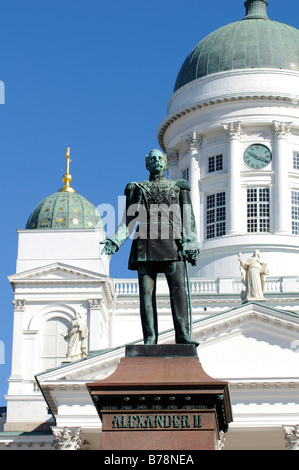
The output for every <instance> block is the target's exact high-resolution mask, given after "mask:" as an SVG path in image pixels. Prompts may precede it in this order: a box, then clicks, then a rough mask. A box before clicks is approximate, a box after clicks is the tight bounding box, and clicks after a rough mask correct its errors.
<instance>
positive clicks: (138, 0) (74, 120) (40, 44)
mask: <svg viewBox="0 0 299 470" xmlns="http://www.w3.org/2000/svg"><path fill="white" fill-rule="evenodd" d="M243 3H244V2H243V1H242V0H229V2H223V1H220V0H209V1H208V2H206V1H204V0H151V1H150V2H149V1H145V0H110V1H109V0H108V1H107V0H106V1H104V0H26V1H24V0H0V80H2V81H3V82H4V85H5V104H4V105H0V123H1V125H0V161H1V166H2V168H1V170H2V171H1V176H0V178H1V183H0V191H1V217H0V223H1V245H0V246H1V270H0V272H1V274H0V304H1V329H0V341H1V342H2V343H3V344H4V348H5V359H4V362H5V363H4V364H1V361H0V406H3V405H5V399H4V395H5V394H6V393H7V389H8V383H7V379H8V377H9V375H10V371H11V347H12V329H13V306H12V302H11V299H12V297H13V293H12V289H11V286H10V284H9V282H8V280H7V276H8V275H11V274H14V273H15V269H16V257H17V232H16V230H17V229H23V228H25V225H26V222H27V219H28V217H29V215H30V213H31V212H32V210H33V209H34V207H35V206H36V205H37V204H38V203H39V202H40V201H41V200H42V199H43V198H44V197H46V196H48V195H50V194H53V193H55V192H56V191H57V190H58V189H59V188H61V187H62V181H61V177H62V175H63V173H64V171H65V157H64V153H65V149H66V147H71V159H72V162H71V174H72V176H73V182H72V186H73V187H74V188H75V189H76V190H77V192H78V193H80V194H82V195H84V196H85V197H87V198H88V199H89V200H90V201H92V202H93V203H94V204H95V205H96V206H97V205H99V204H102V203H106V204H112V205H114V206H115V207H117V199H118V196H119V195H122V194H123V189H124V187H125V185H126V183H127V182H129V181H136V180H141V179H146V178H147V177H148V175H147V171H146V169H145V161H144V159H145V155H146V153H147V152H148V151H149V150H151V149H152V148H157V147H158V142H157V130H158V127H159V124H160V123H161V122H162V120H163V119H164V118H165V117H166V109H167V103H168V101H169V99H170V97H171V95H172V91H173V86H174V83H175V80H176V76H177V74H178V72H179V69H180V67H181V65H182V63H183V61H184V59H185V58H186V56H187V55H188V53H189V52H190V51H191V50H192V49H193V47H194V46H195V45H196V44H197V43H198V42H199V41H200V40H201V39H203V38H204V37H205V36H206V35H207V34H209V33H210V32H212V31H214V30H215V29H217V28H219V27H221V26H223V25H225V24H227V23H230V22H233V21H238V20H240V19H242V18H243V17H244V14H245V8H244V6H243ZM282 7H283V8H282ZM268 14H269V16H270V18H271V19H273V20H278V21H281V22H284V23H287V24H290V25H292V26H295V27H299V4H298V0H286V1H285V2H283V3H282V2H281V1H279V0H269V7H268ZM129 249H130V242H127V244H125V246H124V247H122V250H121V251H120V252H119V253H117V254H116V255H114V257H113V259H112V262H111V268H110V274H111V276H112V277H129V276H132V275H134V273H131V272H129V271H128V270H127V258H128V254H129ZM2 362H3V361H2Z"/></svg>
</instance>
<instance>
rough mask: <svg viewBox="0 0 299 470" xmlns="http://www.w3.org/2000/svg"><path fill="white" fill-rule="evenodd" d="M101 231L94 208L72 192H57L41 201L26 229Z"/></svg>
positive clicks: (100, 221) (97, 214)
mask: <svg viewBox="0 0 299 470" xmlns="http://www.w3.org/2000/svg"><path fill="white" fill-rule="evenodd" d="M75 228H77V229H82V228H83V229H95V228H97V229H102V228H103V223H102V220H101V217H100V214H99V212H98V210H97V209H96V207H95V206H94V205H93V204H92V203H91V202H90V201H88V200H87V199H86V198H85V197H83V196H81V195H80V194H78V193H76V192H74V193H71V192H57V193H55V194H52V195H51V196H48V197H46V198H45V199H44V200H43V201H41V202H40V203H39V204H38V205H37V206H36V208H35V209H34V211H33V212H32V214H31V215H30V217H29V219H28V222H27V225H26V229H75Z"/></svg>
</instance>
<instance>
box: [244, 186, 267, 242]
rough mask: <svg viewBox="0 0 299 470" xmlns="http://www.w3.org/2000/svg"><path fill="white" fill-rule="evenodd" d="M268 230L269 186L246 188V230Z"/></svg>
mask: <svg viewBox="0 0 299 470" xmlns="http://www.w3.org/2000/svg"><path fill="white" fill-rule="evenodd" d="M269 231H270V192H269V188H250V189H247V232H250V233H252V232H269Z"/></svg>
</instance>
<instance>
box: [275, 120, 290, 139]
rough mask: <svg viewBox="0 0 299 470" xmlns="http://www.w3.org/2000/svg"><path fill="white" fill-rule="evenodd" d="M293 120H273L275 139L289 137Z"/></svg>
mask: <svg viewBox="0 0 299 470" xmlns="http://www.w3.org/2000/svg"><path fill="white" fill-rule="evenodd" d="M291 125H292V123H291V122H280V121H273V122H272V132H273V136H274V138H275V139H287V138H288V136H289V133H290V131H291Z"/></svg>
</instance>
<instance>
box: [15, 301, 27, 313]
mask: <svg viewBox="0 0 299 470" xmlns="http://www.w3.org/2000/svg"><path fill="white" fill-rule="evenodd" d="M12 303H13V306H14V310H15V311H18V312H24V311H25V306H26V300H25V299H14V300H12Z"/></svg>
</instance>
